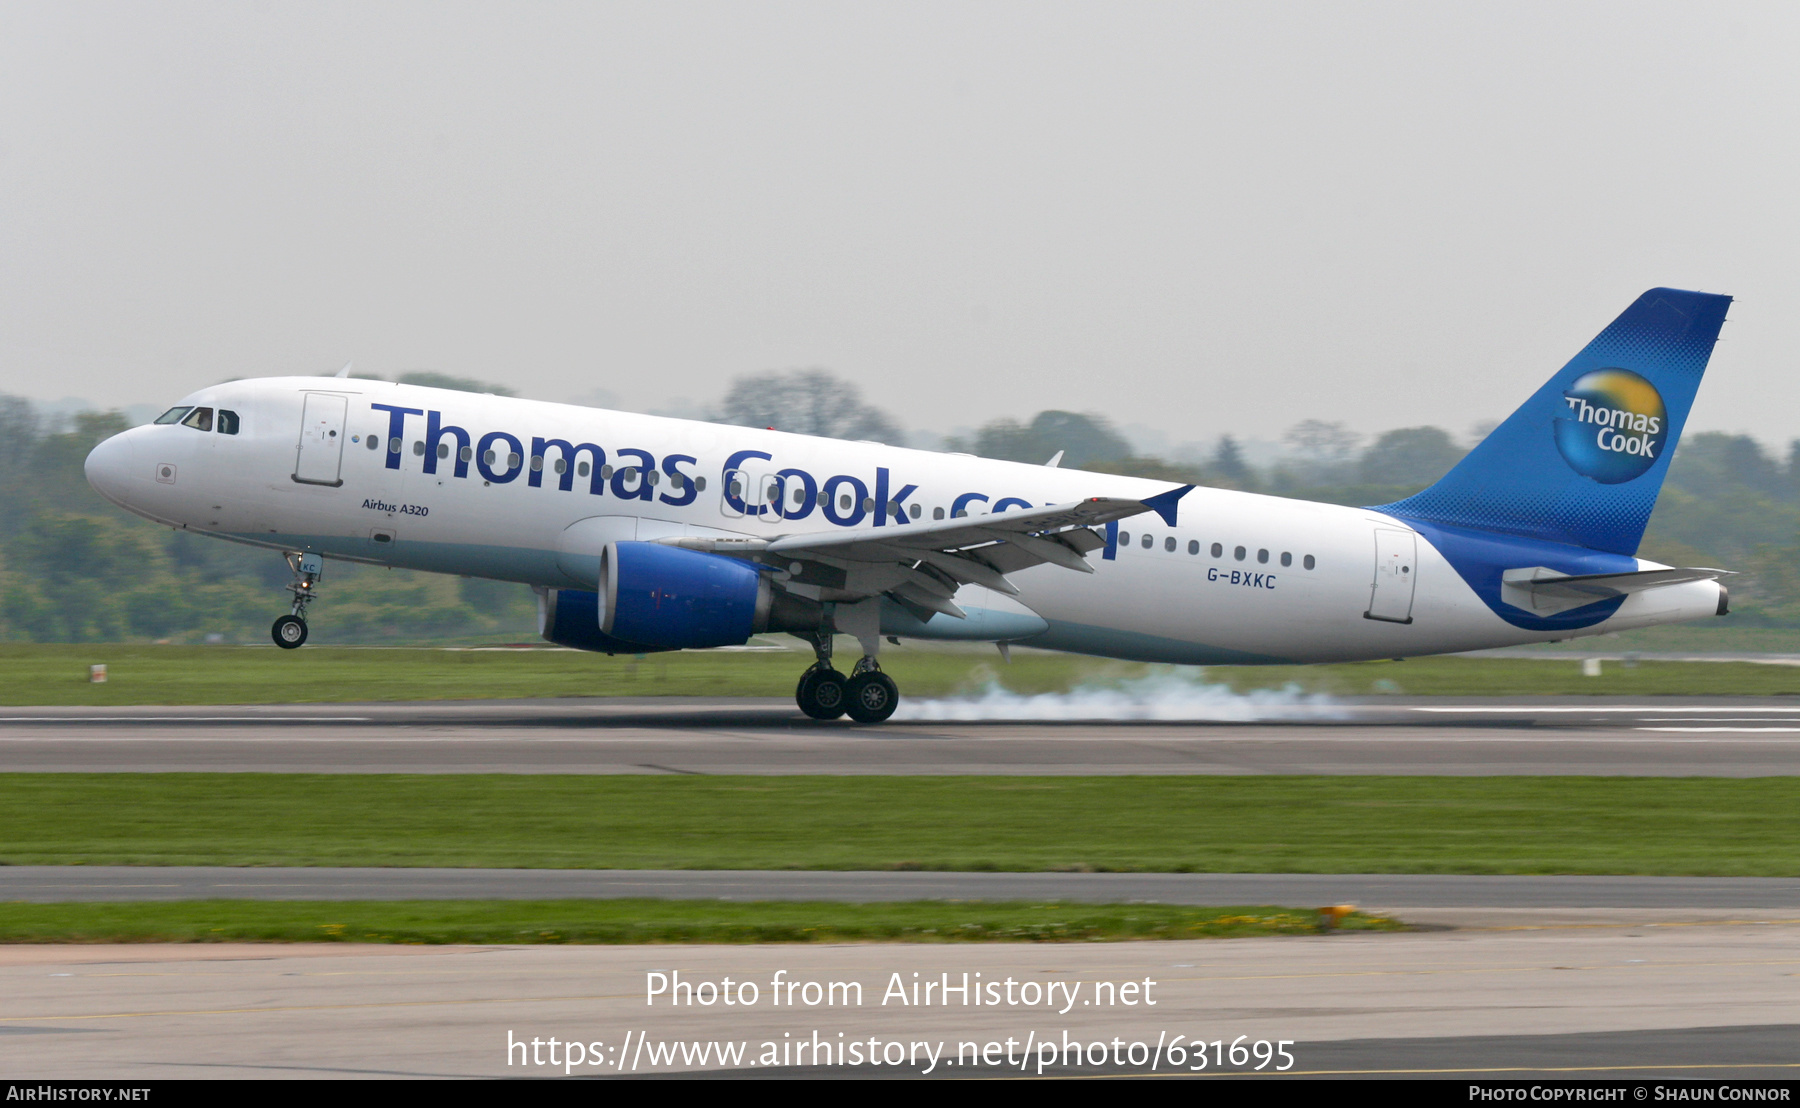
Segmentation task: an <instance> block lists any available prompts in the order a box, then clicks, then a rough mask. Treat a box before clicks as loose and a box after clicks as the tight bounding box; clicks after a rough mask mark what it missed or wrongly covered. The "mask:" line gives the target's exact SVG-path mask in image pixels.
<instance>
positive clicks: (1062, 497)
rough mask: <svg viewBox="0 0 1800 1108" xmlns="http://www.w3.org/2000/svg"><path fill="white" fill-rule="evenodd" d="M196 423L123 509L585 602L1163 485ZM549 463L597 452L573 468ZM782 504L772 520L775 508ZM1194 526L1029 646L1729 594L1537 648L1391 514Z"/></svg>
mask: <svg viewBox="0 0 1800 1108" xmlns="http://www.w3.org/2000/svg"><path fill="white" fill-rule="evenodd" d="M309 397H311V398H313V400H312V401H311V403H310V404H309V401H308V398H309ZM340 398H341V404H340V403H339V399H340ZM182 403H183V404H186V405H194V406H207V407H210V408H213V409H223V410H228V411H230V412H233V413H235V414H236V416H237V417H238V419H237V424H236V428H237V429H236V433H235V434H226V433H222V432H221V431H219V430H216V429H215V430H212V431H201V430H197V429H195V428H191V427H186V426H182V425H179V424H170V425H158V426H146V427H139V428H136V429H134V430H132V431H130V432H127V433H125V434H123V435H120V436H118V437H117V438H115V439H113V440H109V442H108V443H105V444H102V446H101V447H100V448H98V449H97V450H96V451H95V454H94V456H93V458H91V459H90V461H89V467H88V471H89V476H90V479H91V480H92V481H93V483H94V484H95V487H96V488H98V489H99V490H100V491H101V492H102V493H103V494H104V495H105V496H107V498H108V499H110V500H112V501H113V502H115V503H117V504H119V505H121V506H122V507H125V508H127V509H129V510H131V511H133V512H137V513H138V514H140V515H143V516H146V517H148V518H150V519H153V520H156V521H159V522H162V523H165V524H168V525H170V526H173V527H180V528H184V529H187V530H191V531H196V532H202V533H209V534H214V535H218V536H221V537H225V538H230V539H233V540H236V541H240V542H249V543H255V544H258V545H264V546H268V547H271V548H275V549H280V550H290V551H312V552H317V553H319V554H323V555H326V556H328V557H335V558H343V559H350V560H354V561H360V562H368V563H375V564H380V565H390V566H402V567H410V568H415V569H423V570H430V571H434V572H440V573H455V574H462V575H467V576H476V577H488V578H496V579H502V580H509V581H518V582H523V583H525V584H528V585H532V586H535V587H538V588H540V589H541V588H557V589H584V588H585V589H592V588H594V586H595V577H594V572H595V569H594V567H595V565H596V563H597V559H598V555H599V550H600V548H601V547H603V546H604V544H605V543H606V542H609V541H620V540H631V539H656V538H665V537H671V536H678V535H694V536H725V535H742V536H751V537H758V538H773V537H776V536H779V535H795V534H803V533H809V532H835V531H843V530H849V529H870V528H873V527H875V526H886V527H894V528H902V527H906V526H908V525H909V524H910V523H911V522H912V521H914V520H917V521H920V522H929V521H931V520H933V519H935V518H945V517H952V518H954V516H955V515H956V513H957V512H959V511H964V512H968V513H970V514H972V515H973V514H980V513H983V512H990V511H1005V510H1008V509H1013V508H1020V507H1025V506H1043V505H1049V504H1059V503H1067V502H1070V501H1074V500H1078V499H1081V498H1086V497H1094V496H1113V497H1128V498H1135V499H1142V498H1144V497H1148V496H1151V495H1153V494H1156V493H1158V492H1162V491H1164V490H1165V489H1166V488H1167V487H1168V486H1167V484H1166V483H1163V482H1157V481H1150V480H1144V479H1139V478H1132V477H1122V476H1116V475H1111V474H1101V473H1088V472H1083V471H1079V470H1065V469H1053V468H1048V467H1045V466H1034V465H1024V464H1018V463H1013V462H1001V461H992V460H987V459H982V458H975V457H970V456H967V455H959V454H940V453H931V452H928V451H920V450H907V449H901V448H897V447H890V446H882V445H879V444H873V443H856V442H842V441H838V440H832V439H822V438H813V437H808V436H803V435H794V434H786V433H782V432H779V431H768V430H755V429H750V428H743V427H733V426H725V425H720V424H712V423H703V422H696V421H690V420H677V419H665V418H660V417H655V416H644V415H634V414H628V413H623V412H612V411H603V410H598V409H593V408H584V407H575V406H571V405H563V404H549V403H541V402H537V401H530V400H517V399H509V398H504V397H495V396H485V395H475V394H469V393H460V392H449V391H444V390H439V389H428V388H419V387H415V386H407V385H395V384H388V383H384V382H377V381H358V380H343V379H335V378H275V379H264V380H249V381H237V382H231V383H228V384H223V385H218V386H215V387H212V388H208V389H203V390H201V391H200V392H197V393H195V394H193V395H192V396H189V397H187V398H186V399H185V400H184V401H183V402H182ZM375 405H381V406H382V407H381V408H377V407H374V406H375ZM396 409H399V410H400V411H398V412H396V411H395V410H396ZM406 410H413V411H416V412H417V414H409V412H408V411H406ZM340 413H341V414H340ZM431 413H435V423H436V424H437V425H438V426H440V427H448V428H460V429H462V430H463V431H465V432H466V433H467V438H466V446H467V448H468V450H467V454H466V455H465V454H464V446H465V440H464V438H463V437H462V436H459V435H454V434H450V433H448V432H445V433H443V434H441V435H440V436H439V437H438V441H435V442H432V443H430V444H429V446H428V445H427V439H428V431H429V430H430V427H431V423H432V422H433V417H432V416H431ZM333 420H336V424H335V425H333ZM396 421H397V422H396ZM303 424H309V425H308V426H303ZM396 430H397V431H398V434H395V433H394V432H395V431H396ZM371 438H373V440H374V448H373V449H371V448H370V447H369V442H370V440H371ZM395 438H398V439H399V440H400V442H399V447H400V449H399V450H398V451H397V452H392V451H390V449H389V447H390V446H391V445H393V443H392V440H393V439H395ZM534 440H564V441H566V442H567V443H569V444H571V446H572V447H579V446H581V445H582V444H593V445H594V446H595V447H598V448H599V450H598V451H594V450H579V451H577V452H576V453H575V455H574V456H573V457H569V456H565V455H564V453H563V451H562V449H561V448H559V447H555V446H548V447H545V448H544V449H542V450H541V451H540V450H536V449H534V446H535V443H534ZM602 452H603V453H604V458H603V459H602V457H601V453H602ZM440 453H441V454H442V455H443V456H442V457H439V455H440ZM490 453H491V459H492V460H491V461H489V460H488V458H489V456H490ZM510 455H517V456H518V457H517V458H516V459H514V458H511V457H509V456H510ZM465 456H466V457H467V458H468V461H467V462H465V463H462V464H463V465H464V466H465V467H466V475H463V476H458V475H457V470H458V463H459V462H460V461H461V459H462V458H463V457H465ZM539 458H541V459H542V462H541V466H542V468H541V469H537V470H534V468H533V466H534V465H536V464H539V463H538V462H537V461H536V459H539ZM559 462H560V463H561V469H562V470H563V472H560V473H559V472H558V463H559ZM428 463H430V464H428ZM602 467H606V468H605V469H604V472H602ZM432 468H435V470H436V472H428V470H430V469H432ZM647 469H653V470H654V471H655V473H656V478H655V484H648V483H647V482H646V481H645V479H644V477H643V471H645V470H647ZM784 471H785V472H784ZM296 474H300V475H301V476H302V478H303V479H296ZM534 474H535V476H536V478H537V480H536V481H535V482H534V481H533V477H534ZM702 482H703V483H704V488H701V487H700V485H701V484H702ZM564 484H567V485H569V486H570V487H569V488H567V489H565V488H563V487H562V486H563V485H564ZM734 488H736V489H739V490H741V495H736V496H734V495H732V492H733V489H734ZM771 489H772V490H773V492H774V499H776V500H779V502H780V507H779V508H777V507H775V506H773V505H771V504H769V503H766V501H768V500H769V499H770V497H769V492H770V491H771ZM827 496H828V497H829V501H828V502H827V501H826V499H825V498H826V497H827ZM871 502H873V503H871ZM740 504H741V508H740ZM871 508H873V509H874V510H871ZM940 513H941V514H940ZM877 519H879V520H880V523H879V524H877V522H876V520H877ZM902 520H905V521H906V522H902ZM1179 520H1180V525H1179V526H1175V527H1170V526H1165V525H1164V524H1163V522H1162V521H1161V520H1160V519H1159V518H1157V516H1156V515H1154V514H1151V513H1145V514H1144V515H1141V516H1137V517H1134V518H1131V519H1127V520H1125V521H1123V522H1121V523H1119V524H1118V525H1117V526H1116V531H1117V534H1116V541H1114V542H1111V543H1109V545H1108V547H1107V548H1106V550H1105V551H1096V552H1095V553H1094V554H1093V555H1091V556H1090V558H1089V561H1090V562H1091V563H1092V564H1093V566H1094V568H1095V571H1096V572H1094V573H1092V574H1083V573H1077V572H1073V571H1071V570H1069V569H1066V568H1062V567H1059V566H1054V565H1040V566H1036V567H1034V568H1031V569H1026V570H1022V571H1019V572H1016V573H1014V574H1012V579H1013V581H1014V583H1015V584H1016V585H1017V587H1018V588H1019V590H1020V596H1019V597H1018V598H1017V603H1019V604H1022V605H1023V606H1024V607H1025V608H1028V609H1029V610H1030V612H1032V613H1035V614H1036V615H1037V616H1038V617H1041V619H1042V620H1043V622H1044V623H1045V624H1046V625H1047V630H1045V631H1043V632H1042V633H1040V634H1038V635H1035V636H1031V637H1028V638H1023V639H1020V640H1019V641H1024V642H1028V643H1029V644H1031V645H1040V646H1046V647H1050V648H1054V649H1060V650H1069V651H1075V652H1080V653H1087V654H1097V655H1105V656H1110V657H1120V658H1130V659H1138V660H1147V661H1165V662H1177V663H1196V664H1219V663H1233V662H1244V663H1271V662H1325V661H1343V660H1354V659H1364V658H1381V657H1402V656H1408V655H1419V654H1435V653H1443V652H1449V651H1461V650H1472V649H1479V648H1483V647H1495V646H1506V645H1513V644H1520V643H1528V642H1538V641H1545V640H1553V639H1561V638H1567V637H1570V635H1571V634H1599V633H1603V632H1607V631H1613V630H1619V629H1621V628H1626V627H1639V626H1647V625H1651V624H1657V623H1665V622H1673V621H1676V620H1683V619H1692V618H1696V617H1699V616H1705V615H1712V614H1713V613H1714V612H1715V610H1716V609H1717V608H1718V606H1719V598H1720V592H1719V586H1718V585H1717V584H1716V583H1714V582H1711V581H1699V582H1693V583H1690V584H1684V585H1678V586H1673V587H1669V588H1663V589H1657V590H1654V591H1652V592H1646V593H1638V594H1633V595H1631V596H1630V597H1628V598H1627V599H1626V600H1625V602H1624V604H1623V605H1622V606H1621V607H1620V608H1619V609H1618V610H1617V611H1616V612H1615V613H1614V614H1613V615H1611V616H1610V617H1609V618H1607V619H1606V620H1604V621H1603V622H1599V623H1596V624H1593V625H1592V626H1589V627H1585V628H1582V629H1579V630H1575V631H1568V630H1561V631H1533V630H1526V629H1522V628H1520V627H1517V626H1514V625H1512V624H1511V623H1509V622H1507V621H1506V620H1503V619H1501V618H1499V616H1498V615H1496V613H1495V611H1494V610H1492V609H1491V608H1490V606H1489V605H1488V604H1487V603H1484V602H1483V600H1482V599H1481V598H1480V597H1478V596H1477V595H1476V593H1475V592H1474V591H1473V590H1472V589H1471V588H1470V586H1469V585H1468V584H1466V583H1465V581H1464V580H1463V579H1462V577H1460V576H1459V575H1458V573H1457V572H1456V570H1455V569H1454V568H1453V567H1452V566H1451V565H1450V564H1449V563H1448V562H1447V561H1446V560H1445V558H1444V557H1443V556H1442V555H1441V554H1440V552H1439V551H1438V550H1437V549H1436V548H1435V547H1434V546H1433V545H1432V544H1431V543H1430V542H1429V541H1427V540H1426V538H1425V537H1424V536H1423V535H1422V534H1419V533H1418V532H1417V531H1416V530H1415V528H1413V527H1412V526H1411V525H1409V524H1408V523H1406V522H1404V521H1401V520H1399V519H1396V518H1394V517H1391V516H1388V515H1384V514H1383V513H1381V512H1376V511H1372V510H1369V509H1364V508H1346V507H1340V506H1337V505H1331V504H1317V503H1310V502H1305V501H1297V500H1288V499H1282V498H1278V497H1271V496H1259V495H1253V494H1249V493H1241V492H1233V491H1228V490H1220V489H1208V488H1196V489H1194V490H1193V491H1192V492H1190V493H1189V494H1188V495H1187V496H1186V497H1185V498H1184V499H1183V500H1181V501H1180V504H1179ZM1378 532H1388V533H1389V534H1388V535H1387V537H1386V538H1385V539H1378ZM1215 550H1217V551H1218V553H1217V554H1215V553H1214V551H1215ZM1240 551H1241V553H1240ZM1384 560H1385V562H1387V563H1410V564H1405V565H1399V566H1398V568H1397V567H1396V564H1384ZM1638 565H1639V566H1641V567H1643V568H1652V567H1653V566H1654V563H1649V562H1640V563H1638ZM979 591H980V592H981V593H983V594H984V595H985V596H986V597H988V598H994V596H995V594H990V593H986V590H979ZM961 600H962V598H961V597H960V596H959V603H960V602H961ZM995 602H996V603H1001V604H1004V603H1005V602H1004V601H998V600H995ZM972 603H974V604H975V605H976V606H977V607H979V606H980V604H981V603H982V600H981V598H980V597H977V598H974V600H973V601H972ZM1371 612H1375V613H1376V614H1377V616H1382V615H1385V616H1386V617H1387V618H1370V616H1369V613H1371ZM960 622H961V621H956V620H953V619H951V618H950V617H948V616H938V617H935V618H932V619H931V620H930V621H929V623H927V624H925V625H923V628H922V629H921V628H920V627H919V626H911V627H909V629H908V630H907V631H906V632H905V633H907V634H914V635H916V636H917V637H941V638H967V637H972V636H970V635H969V634H968V633H967V632H966V630H961V629H959V628H958V626H957V625H958V624H959V623H960ZM884 630H886V628H885V627H884Z"/></svg>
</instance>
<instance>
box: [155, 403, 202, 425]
mask: <svg viewBox="0 0 1800 1108" xmlns="http://www.w3.org/2000/svg"><path fill="white" fill-rule="evenodd" d="M192 410H193V409H191V408H186V407H182V408H170V409H169V410H168V411H166V412H164V413H163V414H162V415H159V416H157V417H156V422H157V423H180V422H181V417H182V416H184V415H187V414H188V412H190V411H192Z"/></svg>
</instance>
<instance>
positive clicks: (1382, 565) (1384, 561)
mask: <svg viewBox="0 0 1800 1108" xmlns="http://www.w3.org/2000/svg"><path fill="white" fill-rule="evenodd" d="M1417 555H1418V536H1417V535H1415V534H1413V533H1412V532H1411V531H1392V530H1388V529H1386V528H1378V529H1376V531H1375V584H1374V586H1373V588H1372V589H1371V591H1370V594H1369V610H1368V611H1366V612H1364V613H1363V618H1365V619H1379V620H1383V621H1385V622H1388V623H1411V622H1412V603H1413V580H1414V578H1415V577H1416V576H1417V573H1416V571H1417V569H1418V566H1417V565H1416V564H1415V563H1416V562H1417V560H1418V559H1417Z"/></svg>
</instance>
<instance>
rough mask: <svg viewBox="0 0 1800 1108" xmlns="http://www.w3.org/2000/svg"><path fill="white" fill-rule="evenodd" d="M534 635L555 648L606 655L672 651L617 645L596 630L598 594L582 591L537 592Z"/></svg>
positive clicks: (597, 625) (667, 648) (626, 643)
mask: <svg viewBox="0 0 1800 1108" xmlns="http://www.w3.org/2000/svg"><path fill="white" fill-rule="evenodd" d="M538 634H540V635H542V636H544V638H546V639H549V640H550V641H551V642H553V643H555V644H556V645H557V646H572V647H574V648H575V649H576V650H599V651H603V652H605V653H607V654H651V653H655V652H656V651H659V650H670V649H673V647H662V646H645V645H643V644H642V643H635V642H620V641H619V640H618V639H615V638H613V637H612V636H611V635H608V634H606V633H605V632H604V631H602V630H600V594H599V593H596V592H588V591H587V590H585V589H539V590H538Z"/></svg>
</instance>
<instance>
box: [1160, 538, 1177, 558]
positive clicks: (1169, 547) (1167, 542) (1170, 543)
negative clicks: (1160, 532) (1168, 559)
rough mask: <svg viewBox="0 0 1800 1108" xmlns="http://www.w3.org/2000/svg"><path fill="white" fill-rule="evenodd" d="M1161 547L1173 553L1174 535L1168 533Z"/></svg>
mask: <svg viewBox="0 0 1800 1108" xmlns="http://www.w3.org/2000/svg"><path fill="white" fill-rule="evenodd" d="M1163 549H1164V550H1166V551H1168V552H1169V553H1171V554H1173V553H1175V536H1174V535H1170V536H1169V537H1168V538H1166V539H1164V540H1163Z"/></svg>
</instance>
